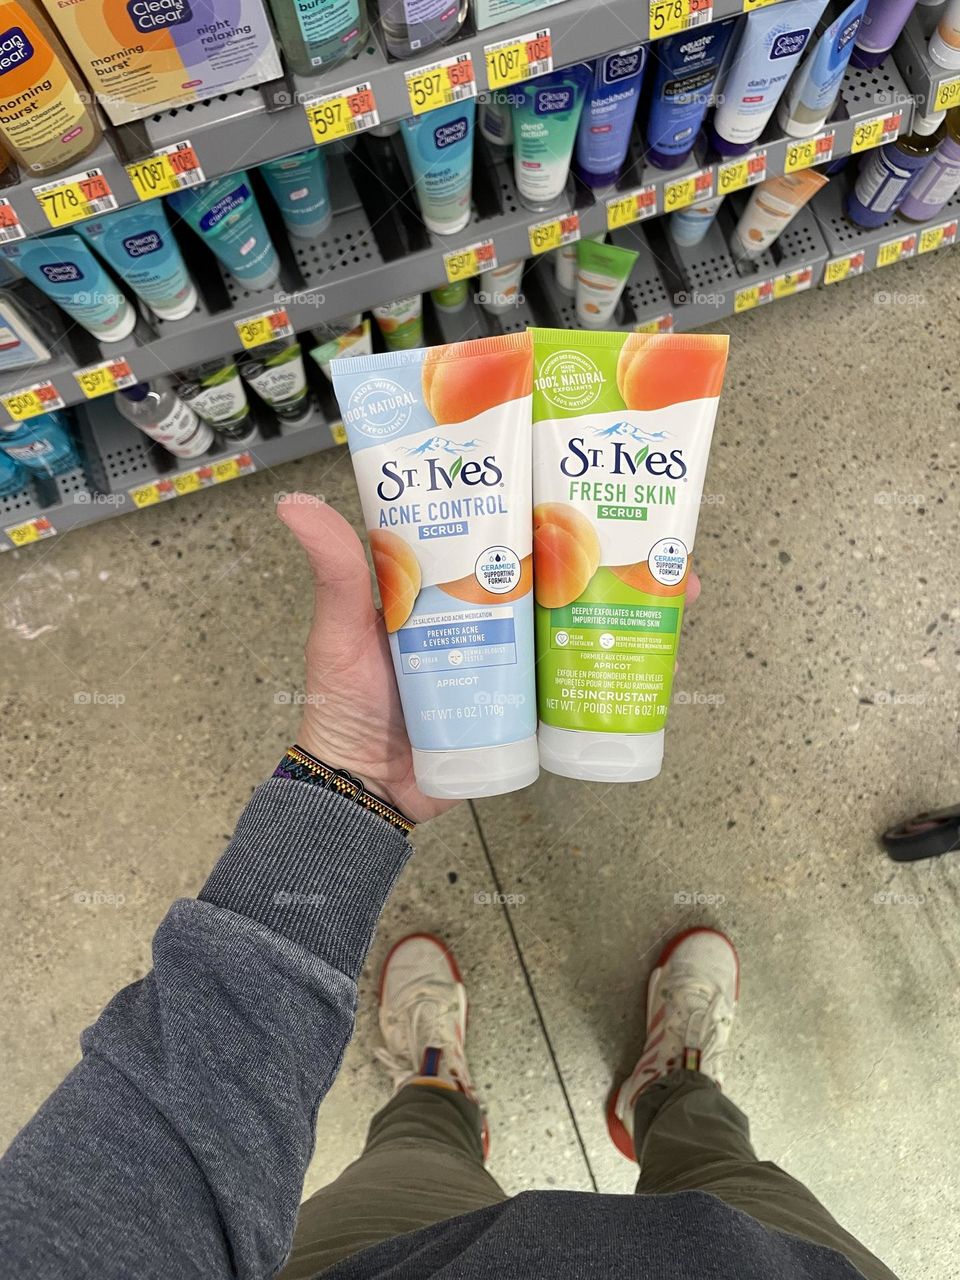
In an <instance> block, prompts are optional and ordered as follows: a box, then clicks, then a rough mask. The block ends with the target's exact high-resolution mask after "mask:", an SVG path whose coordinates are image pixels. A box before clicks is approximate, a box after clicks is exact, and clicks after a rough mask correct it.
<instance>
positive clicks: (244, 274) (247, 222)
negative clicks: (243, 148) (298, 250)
mask: <svg viewBox="0 0 960 1280" xmlns="http://www.w3.org/2000/svg"><path fill="white" fill-rule="evenodd" d="M167 199H168V200H169V202H170V205H171V207H172V208H173V209H175V210H176V212H177V213H179V215H180V217H181V218H183V219H184V220H185V221H186V222H187V223H189V225H190V226H191V227H192V228H193V229H194V231H196V233H197V235H199V236H200V237H201V238H202V239H203V240H205V241H206V242H207V244H208V245H209V246H210V248H211V250H212V251H213V252H214V253H215V254H216V256H217V257H218V258H219V259H220V261H221V262H222V263H223V265H224V266H225V267H226V269H227V270H228V271H229V272H230V274H231V275H232V276H233V278H234V279H235V280H236V281H237V282H238V283H239V284H242V285H244V286H245V287H246V288H247V289H252V290H260V289H269V288H270V287H271V286H272V285H275V284H276V283H277V281H278V280H279V279H280V259H279V258H278V257H277V251H276V249H275V248H274V247H273V241H272V240H271V239H270V232H269V231H268V230H267V224H266V223H265V222H264V220H263V214H262V213H261V212H260V206H259V205H258V204H257V197H256V196H255V195H254V193H253V188H252V187H251V186H250V178H249V176H248V174H246V173H245V172H243V171H242V170H241V172H240V173H228V174H227V175H226V177H223V178H215V179H214V180H213V181H212V182H205V183H203V185H202V186H199V187H191V188H190V189H188V190H187V191H177V192H175V193H174V194H173V195H170V196H167Z"/></svg>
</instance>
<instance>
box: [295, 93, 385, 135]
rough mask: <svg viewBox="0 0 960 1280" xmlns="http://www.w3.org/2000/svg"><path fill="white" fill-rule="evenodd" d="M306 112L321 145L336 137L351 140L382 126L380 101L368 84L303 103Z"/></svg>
mask: <svg viewBox="0 0 960 1280" xmlns="http://www.w3.org/2000/svg"><path fill="white" fill-rule="evenodd" d="M303 109H304V111H305V112H306V113H307V124H308V125H309V126H310V133H311V135H312V137H313V140H314V142H315V143H316V144H317V145H318V146H321V145H322V144H323V143H324V142H333V141H335V139H337V138H348V137H350V136H351V135H352V134H354V133H360V132H361V131H362V130H363V129H372V128H373V126H374V125H377V124H379V123H380V113H379V112H378V110H377V100H376V98H375V97H374V94H373V87H372V86H371V85H370V83H369V81H368V82H366V83H364V84H355V85H354V86H353V87H352V88H351V89H340V90H339V91H338V92H337V93H326V94H324V95H323V96H322V97H319V98H312V99H310V100H308V101H307V102H305V103H304V104H303Z"/></svg>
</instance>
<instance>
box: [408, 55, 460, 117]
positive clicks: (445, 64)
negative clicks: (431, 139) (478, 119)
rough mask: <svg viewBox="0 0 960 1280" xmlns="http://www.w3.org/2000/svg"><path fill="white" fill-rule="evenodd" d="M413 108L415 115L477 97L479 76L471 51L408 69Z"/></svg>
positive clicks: (409, 90) (409, 95)
mask: <svg viewBox="0 0 960 1280" xmlns="http://www.w3.org/2000/svg"><path fill="white" fill-rule="evenodd" d="M404 79H405V80H406V82H407V96H408V97H409V99H410V110H411V111H412V112H413V114H414V115H415V116H419V115H422V114H423V113H424V112H425V111H436V110H437V108H438V107H449V106H450V105H451V103H454V102H463V101H465V99H467V98H475V97H476V96H477V79H476V76H475V75H474V73H473V59H472V58H471V56H470V54H469V53H458V54H455V55H454V56H453V57H452V58H444V59H442V61H440V62H431V63H429V64H428V65H427V66H425V67H417V68H416V70H415V71H405V72H404Z"/></svg>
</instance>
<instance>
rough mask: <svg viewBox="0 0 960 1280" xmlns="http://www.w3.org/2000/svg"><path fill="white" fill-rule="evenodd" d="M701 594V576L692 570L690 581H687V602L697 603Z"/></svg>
mask: <svg viewBox="0 0 960 1280" xmlns="http://www.w3.org/2000/svg"><path fill="white" fill-rule="evenodd" d="M699 595H700V578H699V575H697V574H696V573H694V572H693V571H692V570H691V572H690V581H689V582H688V583H687V598H686V603H687V604H688V605H689V604H696V602H697V599H698V597H699Z"/></svg>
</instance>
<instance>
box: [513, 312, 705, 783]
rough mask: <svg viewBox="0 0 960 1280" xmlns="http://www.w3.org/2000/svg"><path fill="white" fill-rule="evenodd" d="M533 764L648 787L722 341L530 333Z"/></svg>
mask: <svg viewBox="0 0 960 1280" xmlns="http://www.w3.org/2000/svg"><path fill="white" fill-rule="evenodd" d="M530 333H531V334H532V337H533V350H534V381H533V424H534V425H533V496H534V507H533V549H534V593H535V598H536V625H537V700H538V710H539V715H540V727H539V746H540V763H541V764H542V765H543V767H544V768H545V769H549V770H550V772H551V773H559V774H562V775H563V776H564V777H568V778H583V779H586V780H589V781H595V782H642V781H644V780H646V779H648V778H655V777H656V775H657V774H658V773H659V772H660V766H661V763H662V760H663V730H664V725H665V724H666V719H667V710H668V708H669V705H670V689H671V685H672V682H673V669H674V663H675V660H676V653H677V644H678V641H679V639H680V623H681V619H682V617H683V601H684V596H685V594H686V589H687V581H688V578H689V571H690V554H691V552H692V550H693V541H694V536H695V534H696V531H697V517H698V516H699V514H700V493H701V490H702V488H703V478H704V475H705V473H706V469H707V458H708V455H709V452H710V439H711V436H712V434H713V424H714V419H715V418H716V413H717V404H718V401H719V396H720V388H721V385H722V383H723V373H724V369H725V367H726V362H727V344H728V339H727V338H726V337H721V336H716V337H715V336H712V335H709V336H708V335H701V334H676V335H674V334H664V335H651V334H639V333H583V332H577V331H569V330H566V329H531V330H530Z"/></svg>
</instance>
